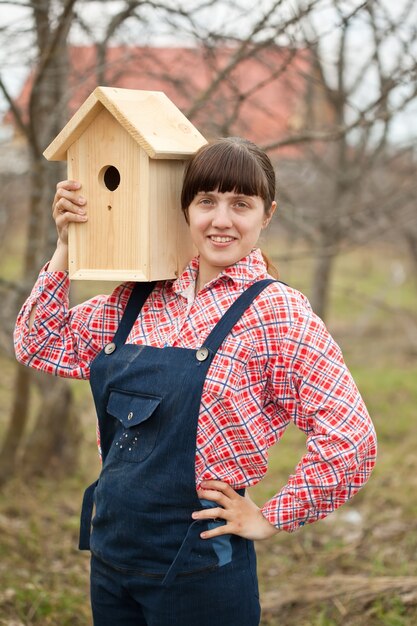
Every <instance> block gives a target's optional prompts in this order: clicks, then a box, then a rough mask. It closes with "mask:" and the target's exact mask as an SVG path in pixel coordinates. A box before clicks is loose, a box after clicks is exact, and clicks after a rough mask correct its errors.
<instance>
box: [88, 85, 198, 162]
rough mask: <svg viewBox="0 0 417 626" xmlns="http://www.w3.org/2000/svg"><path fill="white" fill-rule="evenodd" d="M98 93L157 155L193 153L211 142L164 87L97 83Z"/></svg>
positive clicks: (174, 157) (189, 154)
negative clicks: (136, 86) (105, 85)
mask: <svg viewBox="0 0 417 626" xmlns="http://www.w3.org/2000/svg"><path fill="white" fill-rule="evenodd" d="M94 93H95V95H96V97H97V98H98V99H99V100H100V102H102V103H103V104H104V106H105V107H106V108H107V109H108V110H109V111H110V112H111V113H112V114H113V115H114V117H115V118H116V119H117V120H118V121H119V123H120V124H121V125H122V126H123V127H124V128H125V129H126V130H127V131H128V132H129V134H130V135H131V136H132V137H133V138H134V140H135V141H136V142H137V143H138V144H139V145H140V146H141V147H142V148H143V149H144V150H145V152H146V153H147V154H148V156H150V157H151V158H153V159H160V158H163V159H170V158H172V159H176V158H179V159H181V158H184V157H185V158H186V157H190V156H191V155H192V154H194V153H195V152H196V151H197V150H198V149H199V148H200V147H201V146H203V145H205V144H206V143H207V141H206V139H205V138H204V137H203V135H201V133H200V132H199V131H198V130H197V129H196V128H195V127H194V126H193V125H192V124H191V122H189V121H188V119H187V118H186V117H185V115H183V113H181V111H180V110H179V109H178V108H177V107H176V106H175V104H174V103H173V102H171V100H170V99H169V98H168V97H167V96H166V95H165V94H164V93H163V92H162V91H142V90H133V89H119V88H115V87H97V88H96V90H95V92H94Z"/></svg>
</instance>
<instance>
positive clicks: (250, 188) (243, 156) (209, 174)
mask: <svg viewBox="0 0 417 626" xmlns="http://www.w3.org/2000/svg"><path fill="white" fill-rule="evenodd" d="M258 152H259V154H258ZM263 157H264V155H263V153H261V151H260V150H259V149H258V148H257V146H255V145H254V144H252V143H251V142H248V141H246V140H243V139H240V138H239V137H229V138H227V139H220V140H218V141H216V142H215V143H212V144H208V145H206V146H203V147H202V148H200V150H199V151H198V152H197V153H196V154H195V156H194V157H193V158H192V159H191V160H190V161H189V163H188V164H187V167H186V171H185V175H184V185H183V189H182V194H181V206H182V210H183V211H184V213H185V215H187V210H188V207H189V206H190V204H191V202H192V201H193V199H194V198H195V196H196V195H197V194H198V193H199V192H201V191H202V192H209V191H215V190H217V191H219V192H220V193H225V192H230V191H234V192H236V193H239V194H242V195H245V196H259V197H260V198H262V199H263V201H264V203H265V206H266V207H268V209H269V206H270V204H271V202H272V201H273V199H274V198H273V196H274V194H275V179H274V173H273V169H272V166H270V169H271V170H272V175H270V176H268V167H269V165H270V162H269V160H268V164H269V165H268V164H267V165H266V166H265V163H264V161H263ZM266 158H267V157H266ZM271 185H272V186H271ZM271 196H272V197H271Z"/></svg>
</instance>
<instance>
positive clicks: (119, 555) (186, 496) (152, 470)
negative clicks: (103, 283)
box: [80, 279, 273, 626]
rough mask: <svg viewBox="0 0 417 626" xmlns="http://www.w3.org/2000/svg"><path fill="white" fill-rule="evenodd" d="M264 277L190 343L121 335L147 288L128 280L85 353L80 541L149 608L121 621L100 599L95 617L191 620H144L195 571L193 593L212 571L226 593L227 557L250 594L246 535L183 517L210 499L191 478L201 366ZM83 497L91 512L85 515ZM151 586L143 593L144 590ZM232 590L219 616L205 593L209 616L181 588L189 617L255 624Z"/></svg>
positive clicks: (223, 624) (186, 620)
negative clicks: (96, 445)
mask: <svg viewBox="0 0 417 626" xmlns="http://www.w3.org/2000/svg"><path fill="white" fill-rule="evenodd" d="M271 282H273V281H272V280H270V279H267V280H262V281H258V282H256V283H254V284H253V285H252V286H251V287H249V288H248V289H247V290H246V291H245V292H244V293H243V294H241V295H240V296H239V297H238V298H237V300H236V301H235V302H234V303H233V305H232V306H231V307H230V308H229V309H228V311H227V312H226V313H225V315H224V316H223V317H222V318H221V319H220V321H219V322H218V323H217V324H216V326H215V327H214V329H213V330H212V332H211V333H210V335H209V336H208V338H207V340H206V341H205V342H204V345H203V346H202V347H200V348H199V349H197V350H192V349H188V348H174V347H165V348H156V347H151V346H145V345H133V344H126V343H125V341H126V339H127V337H128V335H129V333H130V330H131V328H132V326H133V324H134V322H135V320H136V319H137V317H138V314H139V312H140V310H141V308H142V306H143V304H144V302H145V300H146V298H147V296H148V295H149V293H150V291H151V289H152V288H153V284H151V283H148V284H141V283H137V284H136V286H135V288H134V290H133V291H132V294H131V296H130V299H129V302H128V304H127V307H126V310H125V312H124V315H123V318H122V320H121V323H120V325H119V328H118V330H117V332H116V335H115V337H114V339H113V342H112V343H110V344H107V345H106V346H105V347H104V349H103V350H102V351H101V352H100V353H99V355H98V356H97V357H96V359H95V360H94V361H93V363H92V366H91V371H90V383H91V388H92V392H93V396H94V401H95V405H96V409H97V415H98V421H99V429H100V438H101V446H102V457H103V466H102V471H101V474H100V477H99V479H98V481H97V483H95V484H94V485H91V486H90V488H89V489H87V491H86V494H85V496H84V502H83V511H82V516H81V532H80V548H81V549H88V548H90V550H91V552H92V555H93V560H96V561H97V560H98V561H99V562H100V564H101V566H102V565H103V564H107V565H108V566H110V568H112V569H113V570H114V571H115V572H118V573H119V574H120V576H121V577H122V578H123V576H125V577H127V578H126V579H127V580H129V581H132V579H133V578H135V580H140V581H142V583H143V588H144V590H143V594H144V597H145V596H146V594H148V596H147V599H146V600H144V605H146V606H148V605H149V606H151V607H152V605H153V606H154V609H152V608H149V606H148V609H147V610H148V613H149V615H148V616H147V617H146V619H145V618H143V621H138V620H135V621H131V622H129V621H123V620H122V619H120V620H118V618H117V617H114V616H113V617H112V618H110V617H108V621H106V619H107V618H106V617H105V614H107V615H110V613H108V612H107V609H106V611H103V617H102V618H98V617H97V621H95V624H100V626H101V624H107V623H108V624H111V623H113V624H114V626H117V624H118V623H120V624H122V623H123V624H125V623H126V624H128V623H129V624H130V623H132V625H133V624H142V623H143V624H147V625H150V624H155V626H165V624H166V625H168V624H169V625H171V624H172V625H175V624H178V626H192V625H193V624H194V623H196V622H194V621H193V620H195V617H191V616H190V617H185V616H184V615H187V612H185V613H183V614H182V616H181V617H175V616H174V615H171V614H170V616H165V617H161V615H162V614H161V615H160V616H159V617H158V618H155V619H154V621H152V619H153V618H152V614H153V610H157V609H158V610H160V609H161V605H162V604H164V602H165V604H167V603H168V604H169V601H168V597H169V594H170V593H172V591H173V590H175V597H176V600H177V601H178V598H179V594H180V592H179V589H180V588H187V585H191V587H190V589H193V590H194V591H191V592H190V590H189V591H188V592H187V594H188V595H190V593H194V594H195V593H196V591H195V589H194V587H193V584H194V582H195V581H196V580H199V581H202V587H201V590H202V594H203V595H204V589H205V586H204V580H206V581H215V580H216V579H217V580H218V581H219V583H218V584H220V585H221V586H222V587H223V588H224V585H225V584H227V587H228V588H227V590H226V589H223V590H224V591H225V592H227V593H229V590H230V588H231V587H233V585H231V584H230V582H227V583H226V582H225V581H224V580H223V582H222V578H221V576H219V573H222V571H223V570H224V571H225V573H226V572H227V571H229V570H230V567H232V568H233V567H234V568H235V571H238V572H239V573H240V574H242V573H243V574H245V576H246V578H248V577H249V579H248V580H249V583H248V584H249V585H251V586H252V590H253V593H252V595H253V596H254V597H255V596H257V584H256V564H255V554H254V547H253V543H252V542H251V541H248V540H246V539H243V538H241V537H238V536H236V535H224V536H222V537H219V538H216V539H212V540H203V539H201V538H200V533H201V532H202V531H203V530H206V529H207V528H212V527H213V524H215V523H219V522H210V521H200V520H199V521H193V520H192V518H191V513H192V512H193V511H196V510H200V509H201V508H202V506H216V505H215V503H212V502H208V501H205V502H203V503H202V501H200V500H199V498H198V496H197V492H196V484H195V454H196V435H197V424H198V417H199V409H200V403H201V394H202V389H203V385H204V381H205V378H206V374H207V371H208V369H209V367H210V364H211V362H212V360H213V358H214V356H215V354H216V351H217V350H218V348H219V346H220V345H221V343H222V342H223V340H224V339H225V337H226V335H227V334H228V333H229V332H230V330H231V329H232V327H233V326H234V325H235V323H236V322H237V321H238V319H239V318H240V317H241V315H242V314H243V312H244V311H245V310H246V308H247V307H248V306H250V304H251V302H252V301H253V299H254V298H255V297H256V296H257V295H258V294H259V293H260V292H261V291H262V290H263V289H264V288H265V287H266V286H267V285H268V284H270V283H271ZM240 493H241V494H242V493H244V491H243V490H242V491H241V492H240ZM93 497H94V503H95V515H94V517H93V519H92V522H91V511H92V506H93V504H92V503H93ZM90 522H91V524H92V530H91V536H90ZM220 523H224V522H222V521H221V522H220ZM228 575H229V576H230V573H229V574H228ZM92 584H93V578H92ZM121 584H122V585H123V584H124V583H121ZM126 584H127V583H126ZM200 584H201V583H200ZM207 584H212V582H210V583H207ZM245 584H246V583H245ZM238 585H239V586H241V585H244V583H243V582H238ZM125 586H126V585H125ZM235 586H236V585H235ZM151 588H152V590H153V591H152V593H153V600H152V599H151V600H149V593H150V592H149V590H150V589H151ZM145 589H146V590H147V591H145ZM170 589H171V592H170V591H169V590H170ZM164 590H165V591H164ZM232 591H233V590H232ZM235 591H236V592H237V595H238V596H239V595H242V603H243V605H244V606H245V607H246V608H244V612H245V615H239V614H238V613H237V607H236V606H233V602H234V600H232V599H231V598H230V599H229V600H228V601H227V602H226V604H225V610H226V613H225V615H226V617H222V615H221V613H220V614H217V611H216V607H215V603H216V600H215V598H212V599H211V601H210V602H211V608H212V610H214V613H213V614H212V615H211V616H210V615H209V614H208V612H209V606H207V608H205V609H204V608H203V611H201V608H202V607H203V604H204V603H203V604H201V602H202V600H201V598H200V599H198V598H191V601H192V603H194V605H195V606H194V608H195V610H197V609H199V617H198V625H199V626H203V625H204V624H206V623H207V624H210V623H212V621H211V620H212V619H213V618H214V617H216V619H217V623H218V624H219V626H233V625H234V624H236V625H237V624H239V626H244V625H245V624H248V626H249V625H250V626H255V625H256V624H257V623H258V620H259V601H258V598H257V597H256V598H255V604H256V606H255V608H253V607H254V604H253V602H252V605H251V606H252V609H251V610H250V611H249V613H250V614H249V617H248V610H249V609H248V606H247V598H244V597H243V596H245V595H248V591H247V589H245V588H244V589H241V590H239V589H237V590H235ZM94 593H95V592H93V591H92V601H93V613H94ZM235 595H236V593H235ZM132 596H134V597H135V601H136V602H137V603H141V598H140V594H139V599H138V593H136V592H135V593H133V592H132ZM164 598H165V600H164ZM209 604H210V603H209ZM213 604H214V607H213ZM173 610H174V609H173ZM227 611H229V613H230V615H229V617H227V615H228V613H227ZM203 613H204V614H203ZM114 615H117V614H116V613H115V614H114ZM95 620H96V617H95ZM115 620H116V621H115ZM163 620H164V621H163ZM204 620H207V622H206V621H204ZM225 620H229V621H225ZM230 620H232V621H230ZM248 620H249V621H248Z"/></svg>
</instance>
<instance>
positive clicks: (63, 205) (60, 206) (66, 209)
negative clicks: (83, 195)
mask: <svg viewBox="0 0 417 626" xmlns="http://www.w3.org/2000/svg"><path fill="white" fill-rule="evenodd" d="M85 212H86V211H85V208H84V207H83V206H78V205H76V204H74V202H72V200H70V199H68V198H60V199H59V200H58V201H57V202H56V203H55V206H54V208H53V213H52V214H53V216H54V217H57V216H58V215H63V214H74V215H85Z"/></svg>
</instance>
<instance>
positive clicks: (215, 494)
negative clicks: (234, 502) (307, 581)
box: [197, 489, 230, 508]
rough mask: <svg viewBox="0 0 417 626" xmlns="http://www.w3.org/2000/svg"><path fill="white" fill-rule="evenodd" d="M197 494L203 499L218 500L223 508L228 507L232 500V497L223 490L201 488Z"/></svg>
mask: <svg viewBox="0 0 417 626" xmlns="http://www.w3.org/2000/svg"><path fill="white" fill-rule="evenodd" d="M197 495H198V497H199V498H200V499H201V500H209V501H210V502H216V504H220V506H222V507H223V508H226V506H227V504H228V503H229V502H230V498H229V497H228V496H227V495H225V494H224V493H222V492H221V491H214V490H213V489H212V490H210V489H199V490H198V491H197Z"/></svg>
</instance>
